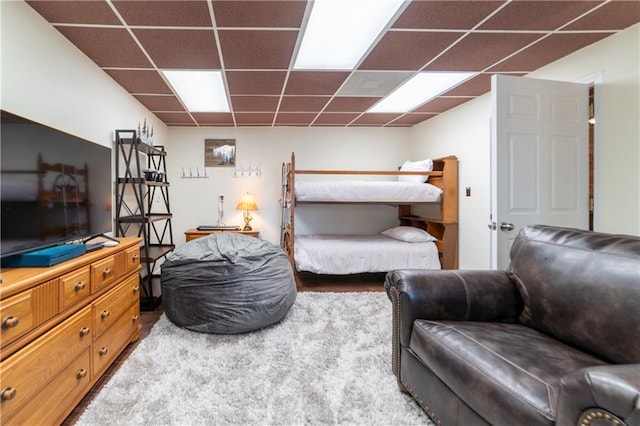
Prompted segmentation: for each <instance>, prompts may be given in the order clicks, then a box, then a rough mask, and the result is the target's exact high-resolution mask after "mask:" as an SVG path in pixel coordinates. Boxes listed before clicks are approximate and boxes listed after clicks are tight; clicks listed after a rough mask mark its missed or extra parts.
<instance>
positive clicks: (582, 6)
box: [478, 0, 602, 31]
mask: <svg viewBox="0 0 640 426" xmlns="http://www.w3.org/2000/svg"><path fill="white" fill-rule="evenodd" d="M599 3H602V1H594V0H588V1H570V0H563V1H557V0H551V1H541V0H534V1H522V0H520V1H513V2H511V3H509V4H507V5H506V6H505V7H504V8H502V9H501V10H500V11H498V12H497V13H496V14H495V15H493V16H492V17H491V18H489V19H488V20H487V21H486V22H485V23H483V24H482V25H481V26H480V27H479V28H478V29H481V30H518V31H526V30H547V31H550V30H555V29H557V28H559V27H561V26H562V25H564V24H565V23H566V22H567V21H568V20H571V19H573V18H574V17H576V16H578V15H581V14H583V13H585V12H587V11H588V10H589V9H591V8H593V7H595V6H597V5H598V4H599Z"/></svg>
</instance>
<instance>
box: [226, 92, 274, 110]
mask: <svg viewBox="0 0 640 426" xmlns="http://www.w3.org/2000/svg"><path fill="white" fill-rule="evenodd" d="M279 99H280V98H279V97H278V96H232V97H231V105H232V106H233V110H234V111H244V112H260V111H262V112H275V110H276V108H278V100H279Z"/></svg>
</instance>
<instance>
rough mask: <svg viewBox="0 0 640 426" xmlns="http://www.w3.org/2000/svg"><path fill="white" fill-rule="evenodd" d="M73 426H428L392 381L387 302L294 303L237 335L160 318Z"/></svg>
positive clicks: (323, 296)
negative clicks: (277, 318) (273, 319)
mask: <svg viewBox="0 0 640 426" xmlns="http://www.w3.org/2000/svg"><path fill="white" fill-rule="evenodd" d="M77 424H78V425H105V424H110V425H113V424H121V425H418V424H420V425H425V424H426V425H433V423H432V422H431V421H430V420H429V418H428V417H427V416H426V414H425V413H424V412H423V411H422V409H420V407H419V406H418V405H417V404H416V402H415V401H414V400H413V399H412V398H410V397H409V396H407V395H405V394H403V393H401V392H400V391H399V389H398V386H397V384H396V380H395V376H394V375H393V373H392V372H391V303H390V302H389V300H388V299H387V296H386V294H385V293H382V292H381V293H375V292H362V293H313V292H304V293H298V297H297V300H296V303H295V304H294V306H293V308H292V309H291V311H289V313H288V314H287V316H286V317H285V319H283V320H282V321H281V322H280V323H278V324H275V325H273V326H271V327H269V328H266V329H263V330H260V331H256V332H252V333H247V334H240V335H209V334H202V333H197V332H193V331H189V330H185V329H182V328H179V327H177V326H175V325H174V324H173V323H171V321H169V320H168V319H167V317H166V315H162V316H161V317H160V320H159V321H158V322H157V323H156V324H155V325H154V326H153V329H152V330H151V333H150V334H149V336H147V337H146V338H144V339H143V340H142V341H141V342H140V343H139V345H138V346H137V348H136V349H135V350H134V351H133V352H132V353H131V354H130V355H129V357H128V358H127V360H126V361H125V362H124V363H123V365H122V366H121V367H120V369H119V370H118V371H117V372H116V373H115V375H114V376H113V377H112V378H111V379H110V380H109V382H108V383H107V384H105V385H104V387H103V388H102V390H101V391H100V392H99V393H98V395H97V396H96V397H95V398H94V400H93V401H92V402H91V404H90V405H89V406H88V407H87V409H86V410H85V411H84V413H83V414H82V416H81V417H80V419H79V420H78V422H77Z"/></svg>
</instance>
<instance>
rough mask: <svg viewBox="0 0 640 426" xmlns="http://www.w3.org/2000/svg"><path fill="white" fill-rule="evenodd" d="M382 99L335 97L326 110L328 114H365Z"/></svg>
mask: <svg viewBox="0 0 640 426" xmlns="http://www.w3.org/2000/svg"><path fill="white" fill-rule="evenodd" d="M380 99H382V98H380V97H375V98H374V97H353V96H349V97H346V96H345V97H335V98H333V99H332V100H331V102H329V104H328V105H327V107H326V108H325V111H326V112H363V111H366V110H368V109H369V108H371V107H372V106H373V105H374V104H375V103H376V102H378V101H379V100H380Z"/></svg>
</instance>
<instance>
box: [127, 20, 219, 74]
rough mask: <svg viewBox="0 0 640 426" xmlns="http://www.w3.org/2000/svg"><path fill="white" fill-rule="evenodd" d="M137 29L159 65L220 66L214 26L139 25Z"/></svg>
mask: <svg viewBox="0 0 640 426" xmlns="http://www.w3.org/2000/svg"><path fill="white" fill-rule="evenodd" d="M133 33H134V34H135V36H136V37H137V38H138V40H139V41H140V43H141V44H142V46H143V47H144V49H145V50H146V51H147V53H148V54H149V56H150V57H151V59H152V60H153V62H154V63H155V65H156V66H157V67H158V68H175V69H220V59H219V56H218V49H217V47H216V39H215V35H214V33H213V30H174V29H161V30H159V29H136V30H133ZM185 46H189V48H188V49H185Z"/></svg>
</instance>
